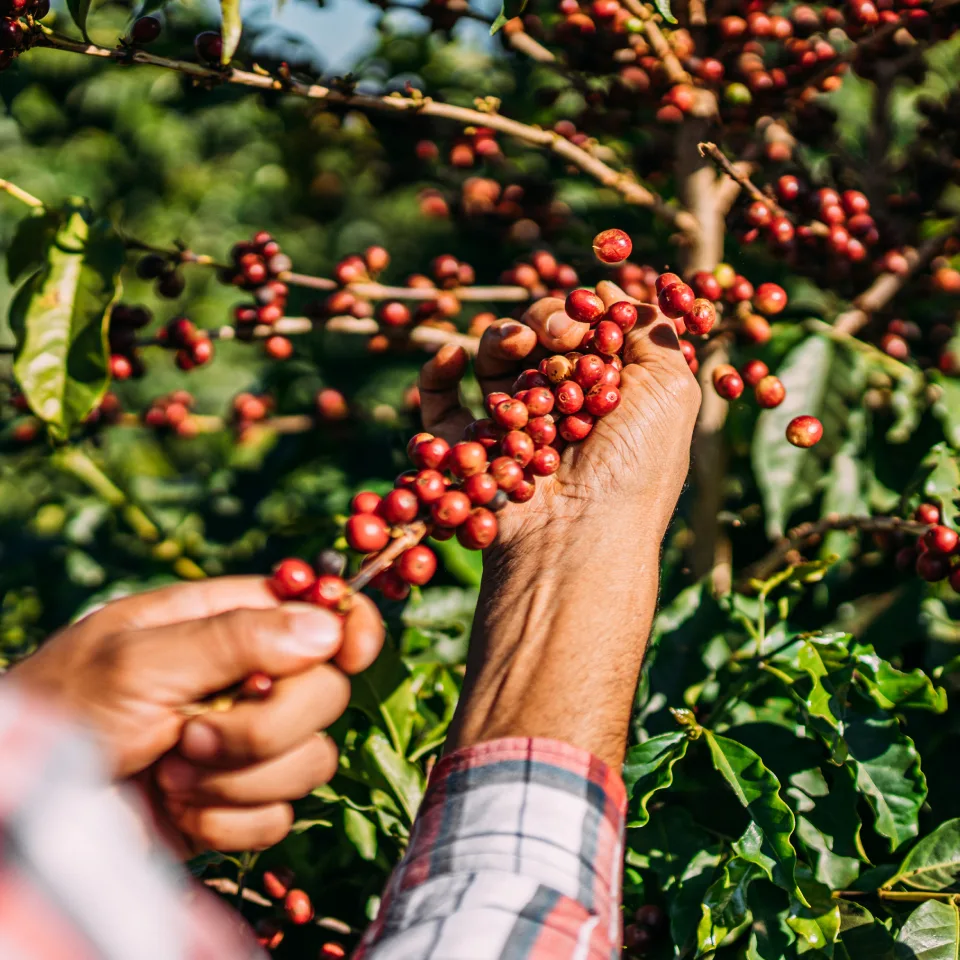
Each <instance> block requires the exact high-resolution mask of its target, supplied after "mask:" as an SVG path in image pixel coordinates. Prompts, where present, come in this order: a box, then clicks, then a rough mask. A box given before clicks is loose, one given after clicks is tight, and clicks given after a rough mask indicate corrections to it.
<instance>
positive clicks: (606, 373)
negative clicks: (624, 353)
mask: <svg viewBox="0 0 960 960" xmlns="http://www.w3.org/2000/svg"><path fill="white" fill-rule="evenodd" d="M600 383H602V384H604V385H605V386H608V387H619V386H620V368H619V367H616V366H614V365H613V364H612V363H605V364H604V365H603V376H602V377H601V378H600Z"/></svg>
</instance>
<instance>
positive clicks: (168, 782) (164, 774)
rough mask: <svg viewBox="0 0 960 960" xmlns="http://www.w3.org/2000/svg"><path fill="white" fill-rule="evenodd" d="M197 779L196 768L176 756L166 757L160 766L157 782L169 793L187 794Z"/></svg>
mask: <svg viewBox="0 0 960 960" xmlns="http://www.w3.org/2000/svg"><path fill="white" fill-rule="evenodd" d="M198 777H199V772H198V771H197V768H196V767H195V766H194V765H193V764H192V763H187V761H186V760H182V759H181V758H180V757H177V756H170V757H167V759H166V760H164V761H163V763H161V764H160V769H159V771H158V772H157V782H158V783H159V784H160V786H161V787H162V788H163V789H164V790H165V791H168V792H169V793H187V792H189V791H190V790H192V789H193V787H194V785H195V784H196V782H197V778H198Z"/></svg>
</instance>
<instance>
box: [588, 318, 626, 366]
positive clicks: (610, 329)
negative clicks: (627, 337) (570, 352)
mask: <svg viewBox="0 0 960 960" xmlns="http://www.w3.org/2000/svg"><path fill="white" fill-rule="evenodd" d="M593 349H594V350H596V351H597V353H603V354H606V355H608V356H610V355H612V354H615V353H619V352H620V351H621V350H622V349H623V331H622V330H621V329H620V327H619V325H618V324H616V323H614V322H613V321H612V320H601V321H600V322H599V323H598V324H597V325H596V327H595V328H594V329H593ZM578 362H579V361H578Z"/></svg>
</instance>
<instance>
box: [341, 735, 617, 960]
mask: <svg viewBox="0 0 960 960" xmlns="http://www.w3.org/2000/svg"><path fill="white" fill-rule="evenodd" d="M625 810H626V791H625V789H624V785H623V781H622V780H621V779H620V776H619V774H618V773H617V772H615V771H613V770H611V769H610V768H609V767H607V766H606V765H605V764H604V763H603V762H601V761H600V760H598V759H597V758H596V757H594V756H592V755H591V754H589V753H586V752H585V751H583V750H579V749H577V748H575V747H572V746H570V745H568V744H565V743H560V742H557V741H554V740H546V739H539V738H538V739H526V738H511V739H503V740H494V741H491V742H489V743H483V744H479V745H477V746H474V747H470V748H467V749H464V750H460V751H458V752H457V753H453V754H451V755H450V756H448V757H446V758H444V759H443V760H441V761H440V763H438V764H437V767H436V769H435V770H434V773H433V776H432V777H431V779H430V784H429V787H428V788H427V793H426V796H425V797H424V800H423V804H422V806H421V808H420V812H419V814H418V816H417V820H416V823H415V824H414V827H413V833H412V836H411V840H410V847H409V849H408V851H407V854H406V856H405V857H404V859H403V861H402V862H401V863H400V865H399V866H398V867H397V869H396V870H395V872H394V874H393V876H392V877H391V879H390V882H389V883H388V885H387V888H386V890H385V892H384V896H383V902H382V904H381V908H380V912H379V915H378V917H377V919H376V920H375V921H374V923H373V925H372V926H371V927H370V929H369V930H368V931H367V934H366V936H365V937H364V940H363V942H362V943H361V945H360V948H359V950H358V951H357V952H356V954H355V955H354V960H488V958H489V960H493V958H510V960H540V958H550V960H565V958H571V960H573V958H584V960H587V958H589V960H594V958H605V960H609V958H615V957H617V956H618V955H619V953H620V943H621V935H620V888H621V882H620V881H621V864H622V846H623V830H624V815H625Z"/></svg>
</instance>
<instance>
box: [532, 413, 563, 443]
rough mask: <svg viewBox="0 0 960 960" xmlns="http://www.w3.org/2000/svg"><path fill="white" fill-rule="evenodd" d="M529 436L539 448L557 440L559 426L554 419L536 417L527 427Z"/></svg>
mask: <svg viewBox="0 0 960 960" xmlns="http://www.w3.org/2000/svg"><path fill="white" fill-rule="evenodd" d="M525 432H526V434H527V436H528V437H529V438H530V439H531V440H532V441H533V442H534V443H535V444H536V445H537V446H538V447H540V446H544V445H545V444H549V443H553V441H554V440H556V438H557V424H556V422H555V421H554V419H553V417H552V416H550V415H549V414H547V416H545V417H534V418H533V419H532V420H531V421H530V422H529V423H528V424H527V427H526V431H525Z"/></svg>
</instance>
